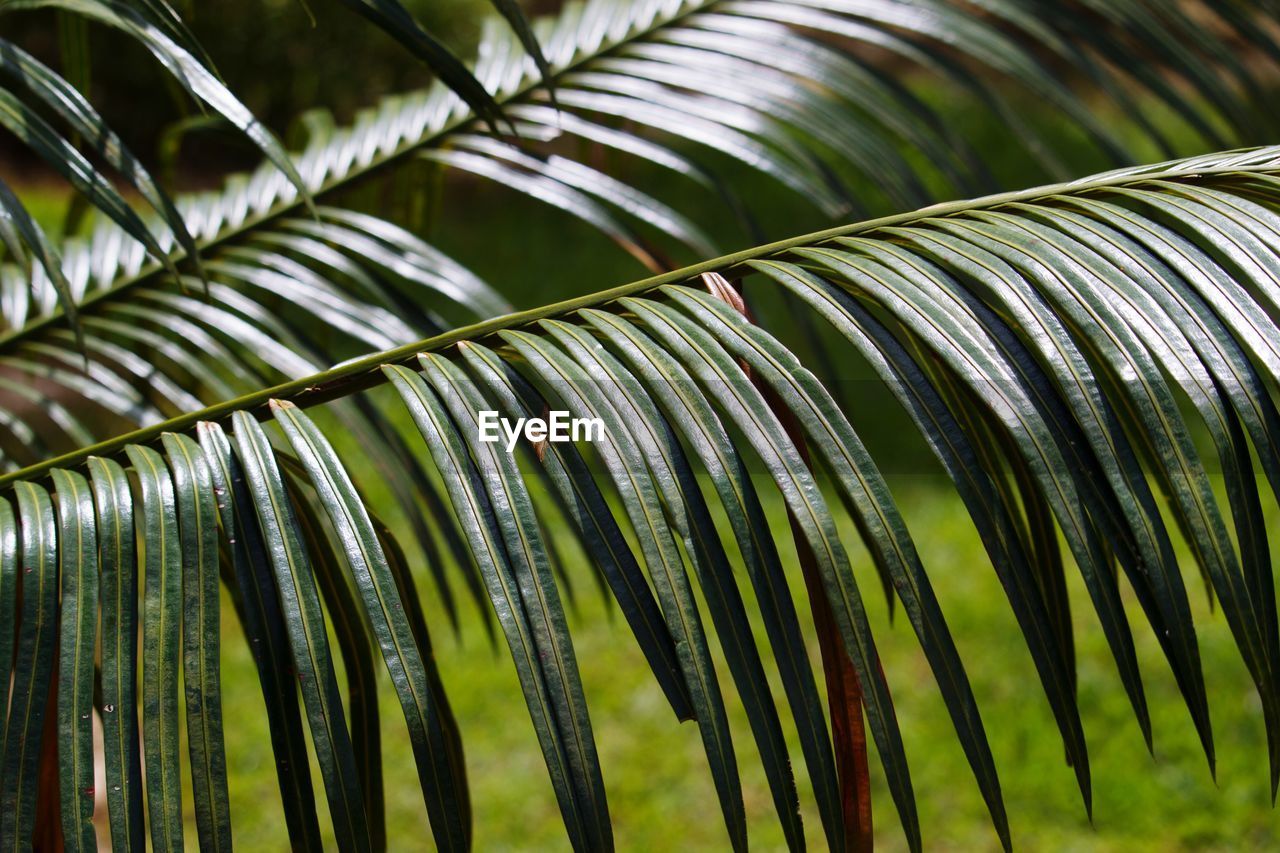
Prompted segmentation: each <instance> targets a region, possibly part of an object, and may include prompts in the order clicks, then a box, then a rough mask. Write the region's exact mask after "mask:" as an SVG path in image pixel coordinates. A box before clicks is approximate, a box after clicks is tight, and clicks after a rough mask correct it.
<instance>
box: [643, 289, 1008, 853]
mask: <svg viewBox="0 0 1280 853" xmlns="http://www.w3.org/2000/svg"><path fill="white" fill-rule="evenodd" d="M664 292H665V293H666V294H667V295H668V296H670V297H671V298H672V299H673V300H674V301H675V302H676V303H677V304H679V305H680V306H681V307H683V308H684V309H685V310H686V311H687V312H688V313H689V314H691V315H692V316H694V317H696V318H697V319H698V320H699V322H700V324H701V325H703V326H704V327H706V328H707V329H708V330H709V331H710V332H711V334H712V335H714V336H715V337H716V338H717V339H718V340H719V341H720V342H721V343H722V344H723V345H724V346H725V347H726V349H728V350H729V352H731V353H733V354H734V355H736V356H737V357H739V358H741V359H743V360H744V361H745V362H746V363H747V365H748V366H749V367H750V369H751V370H752V373H753V375H756V376H760V377H761V378H762V379H763V381H764V382H766V383H768V384H769V386H770V387H771V388H772V389H773V390H774V392H775V393H777V394H778V396H779V397H781V398H782V400H783V402H784V404H785V405H786V406H787V408H788V409H790V410H791V411H792V412H793V413H795V415H796V420H797V421H798V422H799V423H800V425H801V427H802V428H803V429H804V431H805V434H806V436H807V437H808V439H809V441H810V443H811V445H812V446H814V447H816V448H817V449H818V452H819V454H820V455H821V456H822V457H823V460H824V461H825V462H826V464H827V466H828V469H829V470H830V471H831V473H832V475H833V479H834V480H835V482H836V483H837V485H838V486H839V487H840V490H841V493H842V495H844V497H845V499H846V507H847V508H848V510H849V514H850V515H851V516H852V517H853V518H854V520H855V521H857V522H858V525H859V529H860V531H861V532H862V535H863V539H864V541H866V542H867V545H868V547H869V548H870V549H871V552H872V554H873V556H874V557H875V558H876V559H877V560H878V561H880V562H882V563H885V564H887V573H888V574H889V575H890V577H892V578H893V583H894V587H895V589H897V591H898V597H899V598H900V599H901V600H902V604H903V610H904V611H905V612H906V615H907V619H908V621H910V622H911V625H912V627H913V628H914V629H915V631H916V634H917V636H918V637H919V638H920V644H921V646H922V647H923V648H924V651H925V656H926V657H927V658H928V659H929V664H930V666H931V668H932V669H933V672H934V676H935V678H936V679H937V681H938V685H939V687H940V688H941V690H942V694H943V697H944V698H945V700H946V704H947V708H948V710H949V711H950V713H951V717H952V722H953V723H954V724H955V726H956V731H957V734H958V735H959V736H960V742H961V744H962V745H963V747H964V749H965V754H966V756H967V757H968V759H969V763H970V765H971V766H972V767H973V771H974V775H975V776H976V777H977V779H978V785H979V788H981V790H982V793H983V797H984V798H985V799H986V801H987V808H988V809H989V810H990V812H991V817H992V821H993V822H994V823H995V826H996V831H997V832H998V833H999V835H1000V837H1001V840H1002V842H1003V843H1004V846H1005V847H1009V846H1010V841H1009V827H1008V819H1007V817H1006V815H1005V810H1004V802H1003V798H1002V795H1001V793H1000V782H999V779H998V778H997V775H996V770H995V762H994V760H993V759H992V757H991V748H990V746H989V744H988V743H987V736H986V732H985V731H984V729H983V725H982V721H981V717H980V716H979V713H978V708H977V703H976V701H975V699H974V697H973V691H972V689H971V688H970V686H969V679H968V676H967V675H966V674H965V672H964V667H963V665H962V664H961V662H960V656H959V653H958V652H957V651H956V648H955V643H954V641H953V640H952V638H951V632H950V629H949V628H948V627H947V624H946V620H945V619H944V617H943V615H942V610H941V607H940V606H939V604H938V601H937V598H936V597H935V596H934V593H933V588H932V585H931V584H930V582H929V579H928V576H927V575H926V574H925V571H924V567H923V566H922V565H921V564H920V559H919V556H918V555H917V553H916V549H915V545H914V544H913V543H912V541H911V537H910V534H909V533H908V532H907V529H906V524H905V522H904V521H903V519H902V517H901V515H900V514H899V512H898V509H897V506H896V505H895V504H894V501H893V498H892V496H891V495H890V494H889V489H888V484H886V483H885V482H884V479H883V477H882V476H881V475H880V472H879V471H878V470H877V468H876V467H875V463H874V462H872V460H871V457H870V455H869V454H868V453H867V451H866V448H865V447H863V445H862V442H861V441H860V440H859V439H858V437H857V435H856V434H855V433H854V431H853V428H852V427H851V426H850V425H849V423H848V421H847V420H845V418H844V416H843V415H842V414H841V412H840V410H839V408H838V407H837V406H836V405H835V402H834V400H832V399H831V397H830V396H829V395H828V394H827V392H826V391H825V390H824V389H823V387H822V385H821V383H820V382H818V380H817V379H816V377H814V376H813V374H811V373H809V372H808V371H807V370H805V369H804V368H803V367H802V366H801V365H800V363H799V361H797V360H796V358H795V356H793V355H791V354H790V353H789V352H787V351H786V350H785V349H784V348H783V347H782V346H780V345H779V344H778V343H777V341H775V340H774V339H773V338H772V337H770V336H769V334H768V333H767V332H765V331H763V330H762V329H760V328H759V327H757V326H753V325H751V324H750V323H748V322H747V321H746V320H745V319H743V318H742V316H741V315H740V314H737V313H735V312H733V311H731V310H730V309H729V308H728V306H727V305H725V304H724V303H722V302H720V301H718V300H715V299H713V298H711V297H708V296H706V295H705V294H701V293H697V292H696V291H692V290H689V289H687V288H675V287H669V288H666V289H665V291H664Z"/></svg>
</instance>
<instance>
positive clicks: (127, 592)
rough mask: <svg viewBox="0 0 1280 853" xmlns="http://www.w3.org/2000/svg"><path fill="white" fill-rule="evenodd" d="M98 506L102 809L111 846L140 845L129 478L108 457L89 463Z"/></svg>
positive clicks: (135, 612) (142, 828)
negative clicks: (104, 785)
mask: <svg viewBox="0 0 1280 853" xmlns="http://www.w3.org/2000/svg"><path fill="white" fill-rule="evenodd" d="M88 468H89V474H90V479H91V481H92V483H93V497H94V506H95V507H96V509H97V519H98V522H97V527H98V563H99V567H100V569H101V572H102V578H101V588H100V594H101V596H100V597H101V600H102V628H101V631H102V735H103V758H104V762H105V764H106V780H107V814H108V817H109V818H110V825H111V846H112V848H113V849H120V850H136V849H142V847H143V845H144V844H145V832H146V828H145V826H144V824H143V817H142V755H141V753H140V752H139V749H138V704H137V677H138V652H137V647H138V644H137V640H136V637H137V626H138V577H137V568H138V567H137V554H136V552H135V547H134V543H135V541H136V534H135V533H134V516H133V493H132V491H131V489H130V487H129V478H128V476H127V475H126V474H125V472H124V469H123V468H121V467H120V465H119V464H118V463H116V462H114V461H112V460H110V459H102V458H100V457H96V456H95V457H91V458H90V459H89V462H88Z"/></svg>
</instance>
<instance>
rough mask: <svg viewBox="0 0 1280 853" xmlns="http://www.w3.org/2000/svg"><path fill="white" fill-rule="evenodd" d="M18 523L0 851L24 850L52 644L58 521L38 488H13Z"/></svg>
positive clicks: (0, 782) (31, 822) (0, 765)
mask: <svg viewBox="0 0 1280 853" xmlns="http://www.w3.org/2000/svg"><path fill="white" fill-rule="evenodd" d="M16 492H17V496H18V516H19V518H20V520H21V523H22V586H21V591H22V609H21V612H20V614H19V620H20V621H19V622H18V640H17V643H18V645H17V658H16V663H15V665H14V670H13V692H12V693H11V694H10V696H9V717H8V720H7V721H6V723H5V730H4V749H3V754H2V756H0V771H2V772H0V846H2V847H3V848H4V849H5V850H13V851H17V850H29V849H31V838H32V835H33V833H34V826H35V806H36V783H37V779H36V776H37V771H38V767H39V759H40V746H41V742H42V740H43V734H44V715H45V709H46V707H47V704H48V698H49V689H50V686H51V685H50V682H51V681H52V678H51V676H50V674H51V672H52V670H53V657H54V649H55V647H56V645H57V607H58V566H57V559H58V544H57V535H58V534H57V522H56V520H55V518H54V511H53V505H52V503H51V501H50V500H49V493H48V491H46V490H45V489H44V487H43V486H38V485H35V484H33V483H22V484H21V485H19V486H18V487H17V488H16Z"/></svg>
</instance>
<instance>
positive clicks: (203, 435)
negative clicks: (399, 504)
mask: <svg viewBox="0 0 1280 853" xmlns="http://www.w3.org/2000/svg"><path fill="white" fill-rule="evenodd" d="M196 431H197V433H198V435H199V438H200V447H201V448H202V449H203V451H204V455H205V459H206V461H207V462H208V464H209V472H210V475H211V478H212V481H213V491H214V494H215V495H217V497H218V500H217V505H218V513H219V516H220V519H221V524H222V533H223V538H224V540H225V541H226V542H227V544H228V546H229V550H230V552H231V563H232V570H233V573H234V575H235V580H236V586H237V588H238V590H239V593H240V597H241V600H242V601H243V607H242V610H243V613H244V625H243V627H244V633H245V637H246V639H247V640H248V641H249V648H250V649H251V650H252V651H253V659H254V663H255V664H256V666H257V670H258V680H259V682H260V683H261V686H262V696H263V700H264V701H265V703H266V708H267V719H268V721H269V724H270V731H271V748H272V752H273V753H274V754H275V765H276V776H277V778H278V780H279V784H280V799H281V801H282V804H283V807H284V816H285V823H286V825H287V826H288V828H289V836H290V839H291V840H292V842H293V843H294V844H295V845H297V847H298V848H299V849H301V850H305V851H316V850H320V849H321V848H322V844H321V841H320V826H319V823H318V822H317V820H316V803H315V793H314V791H313V790H312V787H311V773H310V767H309V764H308V759H307V744H306V740H305V738H304V736H303V733H302V718H301V715H300V713H299V710H298V692H297V690H295V689H294V685H293V681H292V680H291V678H290V677H289V673H290V669H291V667H292V653H291V651H290V648H289V638H288V636H287V635H286V631H285V623H284V617H283V615H282V614H281V609H280V603H279V600H278V599H277V597H276V589H275V584H274V581H273V580H272V574H271V565H270V563H269V561H268V558H267V553H266V548H265V545H264V543H263V537H262V530H261V528H260V527H259V525H258V519H257V515H256V514H255V512H254V509H253V500H252V498H251V496H250V494H249V488H248V484H247V483H246V480H245V473H244V467H243V465H242V464H241V462H240V459H239V457H238V456H236V455H235V454H234V453H232V451H231V443H230V442H229V441H228V440H227V436H226V433H224V432H223V431H222V428H221V427H220V426H218V425H217V424H215V423H211V422H209V421H204V422H201V423H200V424H199V425H198V426H197V429H196Z"/></svg>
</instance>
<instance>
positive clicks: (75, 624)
mask: <svg viewBox="0 0 1280 853" xmlns="http://www.w3.org/2000/svg"><path fill="white" fill-rule="evenodd" d="M53 485H54V489H55V490H56V492H57V495H58V535H59V539H60V540H61V546H60V548H59V567H58V570H59V573H60V574H61V576H62V596H61V599H60V602H59V619H60V620H61V632H60V636H59V640H58V648H59V650H60V653H61V660H60V661H59V664H58V686H57V690H58V796H59V798H60V800H61V806H62V836H63V839H64V843H65V844H66V846H67V849H68V850H77V851H82V850H96V849H97V847H98V842H97V839H96V838H95V837H94V830H93V802H94V794H95V788H94V782H93V658H94V649H95V647H96V645H97V643H96V640H97V628H98V540H97V530H96V524H95V520H94V511H93V493H92V492H91V491H90V490H89V483H88V482H87V481H86V480H85V478H84V477H83V476H81V475H80V474H77V473H75V472H74V471H64V470H61V469H59V470H55V471H54V472H53Z"/></svg>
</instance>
